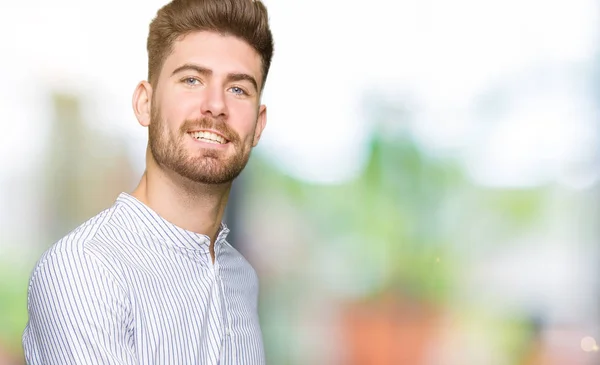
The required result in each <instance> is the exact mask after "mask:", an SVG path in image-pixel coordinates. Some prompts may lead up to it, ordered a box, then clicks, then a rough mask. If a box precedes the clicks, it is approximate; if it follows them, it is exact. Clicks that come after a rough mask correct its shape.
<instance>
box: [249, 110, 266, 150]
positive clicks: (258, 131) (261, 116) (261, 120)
mask: <svg viewBox="0 0 600 365" xmlns="http://www.w3.org/2000/svg"><path fill="white" fill-rule="evenodd" d="M266 125H267V106H266V105H261V106H260V107H259V109H258V118H257V120H256V128H255V130H254V140H253V141H252V147H256V145H258V141H259V140H260V136H261V135H262V132H263V130H264V129H265V126H266Z"/></svg>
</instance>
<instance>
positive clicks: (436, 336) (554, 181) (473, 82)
mask: <svg viewBox="0 0 600 365" xmlns="http://www.w3.org/2000/svg"><path fill="white" fill-rule="evenodd" d="M265 2H266V4H267V6H268V8H269V9H270V16H271V19H272V27H273V33H274V36H275V40H276V49H277V52H276V56H275V59H274V63H273V69H272V71H271V74H270V76H269V77H270V79H269V82H268V83H267V89H266V90H265V95H264V102H265V103H266V104H267V105H268V107H269V119H268V125H267V129H266V131H265V136H264V139H263V141H261V145H260V146H259V147H258V148H257V149H256V151H255V152H254V153H253V156H252V158H251V161H250V163H249V164H248V166H247V168H246V170H245V171H244V173H243V174H242V175H241V176H240V178H239V179H238V180H237V181H236V182H235V184H234V190H233V192H232V197H231V202H230V205H229V207H228V210H227V216H226V221H227V223H228V224H229V225H230V227H231V228H232V234H231V242H232V244H233V245H234V246H236V247H237V248H238V249H239V250H240V251H241V252H242V253H243V254H244V255H245V256H246V257H247V258H248V260H249V261H250V262H251V263H252V264H253V266H254V267H255V268H256V270H257V272H258V274H259V277H260V280H261V296H260V306H259V310H260V315H261V321H262V328H263V334H264V337H265V347H266V352H267V359H268V363H269V364H273V365H275V364H277V365H296V364H340V365H380V364H410V365H420V364H427V365H433V364H439V365H454V364H457V365H458V364H460V365H465V364H469V365H480V364H486V365H496V364H497V365H509V364H510V365H513V364H514V365H554V364H557V365H558V364H560V365H564V364H586V365H587V364H598V363H600V357H599V355H598V346H597V345H596V340H597V339H600V330H599V327H598V317H599V313H598V309H599V308H600V306H599V300H598V298H599V295H598V294H599V289H600V282H599V281H598V279H597V278H598V273H599V272H598V260H599V259H600V251H599V250H598V245H597V242H598V237H599V234H600V231H599V229H598V227H599V226H598V219H599V214H598V212H599V209H598V206H599V203H600V195H599V192H600V190H599V188H600V159H599V157H600V154H599V153H598V152H599V151H598V146H599V144H598V141H599V137H600V133H599V131H600V129H599V120H598V115H599V114H598V111H599V106H600V101H599V96H600V93H599V90H600V87H599V86H598V85H600V83H599V82H600V78H599V77H598V76H599V75H600V73H599V70H600V67H599V66H600V58H599V57H598V54H599V52H598V42H597V41H598V35H599V34H600V32H599V31H598V29H597V24H598V15H599V14H600V12H598V10H599V9H598V8H599V5H598V4H597V3H596V2H594V1H587V0H576V1H555V2H541V1H536V0H526V1H519V2H517V1H486V2H475V1H467V0H461V1H452V2H441V1H427V2H416V1H404V0H403V1H398V2H395V3H393V4H392V3H390V2H386V1H383V0H374V1H373V2H372V3H369V4H363V3H358V2H357V3H352V2H350V3H349V2H342V1H335V0H327V1H321V2H317V1H316V0H306V1H303V2H299V1H295V2H294V1H290V2H285V4H283V3H282V2H279V3H277V2H275V1H265ZM164 3H165V2H164V1H158V0H155V1H147V2H143V3H142V2H135V1H132V2H130V3H129V2H128V5H123V4H118V3H116V1H107V2H103V3H101V4H100V3H98V4H80V3H75V2H73V1H71V0H60V1H52V2H47V3H41V2H40V3H39V4H38V3H35V2H34V3H28V4H18V3H11V4H8V3H7V4H1V5H0V30H1V31H0V40H2V42H3V44H4V45H5V50H6V53H5V54H4V55H3V57H2V59H1V60H0V65H1V66H2V67H0V78H1V79H2V80H3V81H4V82H3V83H0V115H2V116H3V117H2V127H3V128H2V130H3V132H4V133H2V134H1V135H0V138H1V143H0V149H1V150H0V187H1V189H0V201H1V202H2V204H1V205H0V365H17V364H23V363H24V360H23V354H22V348H21V334H22V332H23V329H24V327H25V324H26V322H27V309H26V300H27V298H26V295H27V283H28V279H29V275H30V273H31V270H32V268H33V266H34V265H35V262H36V260H37V259H38V258H39V256H40V255H41V253H42V252H43V251H44V250H46V249H47V248H48V247H49V246H50V245H51V244H52V243H53V242H55V241H56V240H57V239H58V238H60V237H62V236H63V235H65V234H66V233H67V232H68V231H70V230H71V229H72V228H74V227H76V226H77V225H78V224H80V223H81V222H83V221H85V220H86V219H87V218H89V217H91V216H93V215H95V214H96V213H97V212H99V211H100V210H102V209H104V208H105V207H108V206H110V205H111V204H112V203H113V201H114V199H115V198H116V196H117V195H118V194H119V192H121V191H131V190H132V189H133V187H134V186H135V185H136V183H137V181H138V179H139V177H140V175H141V173H142V172H143V163H144V160H143V156H144V151H145V143H146V133H147V132H146V131H145V130H144V129H143V128H140V127H139V126H137V123H136V122H135V118H134V117H133V114H132V113H131V111H130V107H129V100H130V96H131V95H130V94H131V92H132V91H133V88H134V87H135V84H136V82H137V81H139V80H140V79H143V78H144V77H145V64H146V63H145V62H146V61H145V53H144V45H145V36H146V32H147V25H148V23H149V21H150V19H151V18H152V16H153V15H154V13H155V12H156V10H157V9H158V8H159V7H160V6H161V5H163V4H164ZM117 5H119V7H118V8H119V12H116V11H115V9H117ZM107 22H110V23H111V27H107V25H106V24H107Z"/></svg>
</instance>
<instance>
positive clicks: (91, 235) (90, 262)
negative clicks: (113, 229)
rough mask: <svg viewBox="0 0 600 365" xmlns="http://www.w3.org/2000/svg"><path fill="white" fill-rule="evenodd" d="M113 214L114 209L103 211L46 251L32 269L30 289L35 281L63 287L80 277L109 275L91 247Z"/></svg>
mask: <svg viewBox="0 0 600 365" xmlns="http://www.w3.org/2000/svg"><path fill="white" fill-rule="evenodd" d="M114 212H115V207H114V206H113V207H111V208H109V209H106V210H104V211H102V212H101V213H99V214H97V215H96V216H94V217H92V218H90V219H89V220H87V221H86V222H84V223H83V224H81V225H80V226H79V227H77V228H75V229H74V230H73V231H71V232H70V233H68V234H67V235H66V236H64V237H63V238H61V239H60V240H58V241H57V242H56V243H54V244H53V245H52V246H51V247H50V248H48V249H47V250H46V251H45V252H44V253H43V254H42V256H41V257H40V259H39V260H38V262H37V263H36V265H35V267H34V268H33V272H32V274H31V277H30V283H29V289H30V290H31V288H32V286H33V285H34V284H36V282H38V281H46V280H53V281H56V284H60V285H66V284H68V283H69V282H71V281H69V279H70V278H73V277H76V276H79V275H85V276H88V277H90V276H91V277H93V276H97V275H102V276H108V277H110V276H112V275H111V274H110V273H108V270H106V269H105V268H103V265H102V264H101V262H100V260H99V259H98V258H97V257H96V254H95V251H94V250H93V249H90V248H93V246H94V242H95V240H96V236H97V233H98V232H99V231H100V230H101V229H102V227H103V226H105V225H107V224H108V222H109V221H110V219H111V217H112V215H113V214H114ZM111 280H114V278H111Z"/></svg>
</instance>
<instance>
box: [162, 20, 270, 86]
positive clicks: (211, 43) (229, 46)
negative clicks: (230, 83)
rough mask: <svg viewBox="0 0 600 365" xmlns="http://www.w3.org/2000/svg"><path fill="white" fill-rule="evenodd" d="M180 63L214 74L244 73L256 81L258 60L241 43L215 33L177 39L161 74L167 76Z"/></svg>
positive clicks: (254, 51) (241, 41) (194, 33)
mask: <svg viewBox="0 0 600 365" xmlns="http://www.w3.org/2000/svg"><path fill="white" fill-rule="evenodd" d="M184 64H196V65H199V66H203V67H205V68H208V69H211V70H212V71H213V72H214V73H215V74H217V75H218V74H227V73H247V74H249V75H251V76H253V77H254V78H256V79H257V81H260V75H261V72H262V71H261V64H262V62H261V58H260V55H259V54H258V52H256V50H255V49H254V48H252V47H251V46H250V45H249V44H248V43H246V42H245V41H243V40H241V39H239V38H237V37H234V36H231V35H222V34H219V33H214V32H208V31H201V32H192V33H189V34H187V35H185V36H183V37H180V38H179V39H177V40H176V41H175V43H174V44H173V49H172V52H171V54H169V56H168V57H167V58H166V59H165V63H164V64H163V70H162V71H163V72H161V75H165V76H167V77H169V76H170V75H171V73H172V72H173V70H175V69H176V68H178V67H180V66H182V65H184Z"/></svg>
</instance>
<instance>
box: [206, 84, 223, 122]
mask: <svg viewBox="0 0 600 365" xmlns="http://www.w3.org/2000/svg"><path fill="white" fill-rule="evenodd" d="M203 94H204V95H203V96H204V97H203V100H202V105H201V111H202V115H205V116H208V115H210V116H212V117H213V118H218V117H226V116H227V104H226V102H225V91H224V90H223V89H222V88H220V87H217V86H216V85H210V86H208V87H207V88H206V89H205V90H204V93H203Z"/></svg>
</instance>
